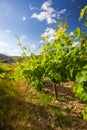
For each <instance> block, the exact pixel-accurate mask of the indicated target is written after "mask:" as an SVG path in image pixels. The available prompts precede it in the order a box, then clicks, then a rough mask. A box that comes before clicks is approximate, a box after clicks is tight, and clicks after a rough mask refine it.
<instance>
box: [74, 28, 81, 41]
mask: <svg viewBox="0 0 87 130" xmlns="http://www.w3.org/2000/svg"><path fill="white" fill-rule="evenodd" d="M74 35H75V39H78V38H79V36H80V28H79V27H77V28H76V30H75V32H74Z"/></svg>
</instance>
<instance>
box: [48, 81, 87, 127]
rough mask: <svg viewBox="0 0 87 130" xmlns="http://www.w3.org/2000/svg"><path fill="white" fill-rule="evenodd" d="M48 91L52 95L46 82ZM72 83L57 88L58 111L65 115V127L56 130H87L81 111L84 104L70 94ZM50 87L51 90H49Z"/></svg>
mask: <svg viewBox="0 0 87 130" xmlns="http://www.w3.org/2000/svg"><path fill="white" fill-rule="evenodd" d="M46 84H47V86H48V90H47V91H49V92H50V93H53V88H52V84H50V83H49V82H46ZM72 86H73V83H72V82H68V83H61V84H60V86H58V87H57V90H58V101H59V106H60V110H61V111H62V113H63V115H65V122H67V123H68V124H67V123H66V124H67V125H66V126H64V129H63V127H61V124H60V126H59V127H57V128H56V130H87V123H86V121H84V120H83V117H82V110H83V109H84V107H85V104H84V103H81V102H80V101H79V100H78V99H76V97H75V96H74V94H73V93H72ZM50 87H51V89H50Z"/></svg>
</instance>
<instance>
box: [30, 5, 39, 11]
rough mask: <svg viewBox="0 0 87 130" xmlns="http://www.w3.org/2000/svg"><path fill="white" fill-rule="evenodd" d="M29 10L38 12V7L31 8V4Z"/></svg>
mask: <svg viewBox="0 0 87 130" xmlns="http://www.w3.org/2000/svg"><path fill="white" fill-rule="evenodd" d="M29 8H30V10H38V8H37V7H33V6H31V4H29Z"/></svg>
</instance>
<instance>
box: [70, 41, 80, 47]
mask: <svg viewBox="0 0 87 130" xmlns="http://www.w3.org/2000/svg"><path fill="white" fill-rule="evenodd" d="M79 44H80V42H78V41H76V42H74V43H73V45H72V47H75V46H76V45H79Z"/></svg>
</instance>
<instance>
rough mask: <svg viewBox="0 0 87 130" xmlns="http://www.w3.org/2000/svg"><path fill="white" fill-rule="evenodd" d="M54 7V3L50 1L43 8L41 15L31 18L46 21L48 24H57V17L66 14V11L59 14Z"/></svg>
mask: <svg viewBox="0 0 87 130" xmlns="http://www.w3.org/2000/svg"><path fill="white" fill-rule="evenodd" d="M51 6H52V1H51V0H48V1H47V2H44V3H43V4H42V6H41V12H40V13H39V14H37V13H34V14H33V15H32V16H31V18H36V19H38V20H39V21H44V20H46V22H47V23H48V24H52V23H56V22H57V21H56V18H57V16H58V17H59V16H60V15H61V14H64V13H65V11H66V9H62V10H60V11H59V12H57V11H56V10H55V9H54V8H52V7H51Z"/></svg>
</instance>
